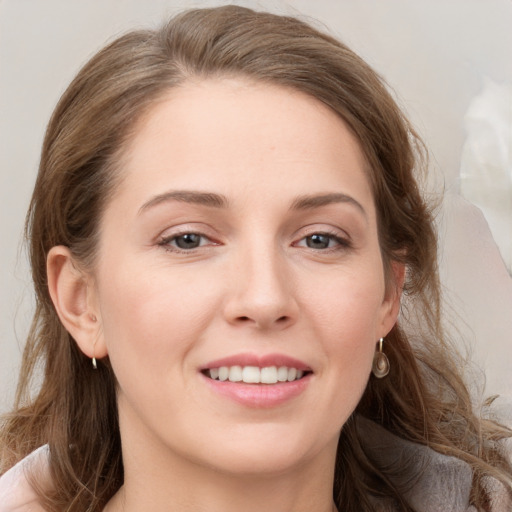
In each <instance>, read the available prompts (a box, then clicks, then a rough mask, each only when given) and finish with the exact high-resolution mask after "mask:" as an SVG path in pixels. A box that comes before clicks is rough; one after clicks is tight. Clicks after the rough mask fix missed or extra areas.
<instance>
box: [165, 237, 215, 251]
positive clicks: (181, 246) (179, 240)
mask: <svg viewBox="0 0 512 512" xmlns="http://www.w3.org/2000/svg"><path fill="white" fill-rule="evenodd" d="M209 242H210V239H209V238H208V237H206V236H205V235H201V234H200V233H180V234H177V235H172V236H168V237H165V238H163V239H162V240H161V241H160V242H159V245H161V246H163V247H165V248H166V249H168V250H171V251H172V250H176V249H177V250H180V251H189V250H192V249H197V248H198V247H201V246H203V245H206V244H208V243H209Z"/></svg>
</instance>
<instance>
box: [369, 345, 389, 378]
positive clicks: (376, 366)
mask: <svg viewBox="0 0 512 512" xmlns="http://www.w3.org/2000/svg"><path fill="white" fill-rule="evenodd" d="M383 343H384V338H381V339H380V340H379V348H378V349H377V350H376V351H375V355H374V356H373V364H372V373H373V375H375V377H377V379H382V378H384V377H385V376H386V375H387V374H388V373H389V369H390V364H389V359H388V357H387V356H386V354H384V352H383V351H382V344H383Z"/></svg>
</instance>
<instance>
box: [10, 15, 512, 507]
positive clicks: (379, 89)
mask: <svg viewBox="0 0 512 512" xmlns="http://www.w3.org/2000/svg"><path fill="white" fill-rule="evenodd" d="M418 162H421V143H420V142H419V140H418V138H417V137H416V135H415V133H414V131H413V130H412V128H411V127H410V126H409V124H408V122H407V121H406V120H405V119H404V118H403V116H402V114H401V112H400V111H399V109H398V108H397V106H396V104H395V103H394V102H393V100H392V99H391V97H390V95H389V94H388V92H387V91H386V89H385V87H384V85H383V84H382V82H381V81H380V79H379V78H378V76H377V75H376V74H375V73H374V72H373V71H372V70H371V69H370V68H369V67H368V66H367V65H366V64H365V63H364V62H363V61H362V60H361V59H360V58H358V57H357V56H356V55H355V54H354V53H353V52H351V51H350V50H349V49H348V48H346V47H345V46H344V45H342V44H341V43H339V42H337V41H335V40H333V39H332V38H330V37H329V36H326V35H324V34H321V33H319V32H317V31H316V30H314V29H312V28H311V27H309V26H307V25H305V24H304V23H302V22H300V21H298V20H296V19H291V18H286V17H279V16H275V15H271V14H268V13H256V12H253V11H251V10H248V9H244V8H240V7H233V6H231V7H223V8H217V9H205V10H193V11H188V12H185V13H183V14H182V15H179V16H177V17H176V18H174V19H173V20H171V21H170V22H169V24H168V25H166V26H165V27H164V28H162V29H161V30H159V31H156V32H152V31H139V32H133V33H130V34H128V35H126V36H123V37H121V38H119V39H118V40H116V41H114V42H113V43H112V44H111V45H109V46H108V47H107V48H105V49H104V50H102V51H101V52H99V53H98V54H97V55H96V56H95V57H93V59H92V60H91V61H90V62H89V63H88V64H86V66H85V67H84V68H83V69H82V70H81V71H80V73H79V74H78V76H77V77H76V79H75V80H74V81H73V83H72V84H71V85H70V87H69V88H68V90H67V91H66V93H65V94H64V96H63V97H62V99H61V101H60V102H59V104H58V106H57V108H56V110H55V112H54V114H53V117H52V119H51V121H50V124H49V127H48V131H47V134H46V139H45V142H44V146H43V153H42V158H41V166H40V172H39V176H38V180H37V183H36V187H35V191H34V195H33V199H32V203H31V206H30V211H29V215H28V221H27V235H28V238H29V240H30V246H31V263H32V269H33V277H34V283H35V287H36V294H37V309H36V313H35V318H34V323H33V326H32V331H31V334H30V336H29V340H28V342H27V347H26V351H25V355H24V362H23V371H22V375H21V380H20V385H19V390H18V398H17V404H16V408H15V410H14V411H13V412H12V413H11V414H10V415H9V416H8V417H7V418H6V420H5V422H4V426H3V430H2V464H3V469H4V470H6V469H8V468H10V467H12V466H13V465H14V464H15V463H16V462H18V461H20V460H23V462H22V465H21V466H20V465H18V466H16V467H15V468H14V469H12V470H11V471H8V472H7V473H6V474H5V475H4V477H3V479H2V480H0V484H2V482H3V486H4V489H8V491H4V492H6V493H11V494H10V496H11V498H10V499H11V503H10V504H9V501H8V499H7V501H5V500H4V504H5V503H7V505H4V508H5V507H7V508H5V510H11V509H13V508H14V507H15V506H20V507H25V508H26V509H27V510H28V509H29V508H28V507H34V506H37V507H39V508H40V509H41V510H59V511H60V510H70V511H75V510H76V511H83V510H105V511H107V512H113V511H118V510H125V511H130V510H212V511H216V510H223V511H226V510H232V509H233V510H240V509H242V508H243V509H245V510H261V509H265V508H266V509H268V510H279V511H283V512H284V511H293V512H300V511H306V510H308V511H310V510H315V511H319V512H323V511H332V510H339V511H341V510H343V511H347V510H348V511H356V510H357V511H361V510H362V511H365V510H367V511H369V510H400V511H411V510H416V511H423V510H429V511H433V510H440V509H443V510H474V509H475V508H476V510H505V508H503V507H507V506H508V505H507V503H509V502H508V501H507V500H509V499H510V497H511V481H512V470H511V467H510V464H509V463H508V462H507V461H506V457H505V454H504V453H503V450H504V449H503V446H502V444H501V443H499V441H500V440H504V439H506V438H509V437H510V431H509V430H508V429H506V428H505V427H502V426H500V425H499V424H497V423H495V422H493V421H490V420H482V419H480V418H479V413H478V412H477V413H475V412H473V409H472V405H471V399H470V396H469V394H468V391H467V390H466V387H465V385H464V383H463V381H462V379H461V377H460V376H459V373H458V371H457V365H456V360H455V359H454V357H453V356H451V355H450V353H451V352H450V349H449V345H448V343H447V341H446V339H445V337H444V335H443V331H442V328H441V324H440V308H439V303H440V301H439V283H438V276H437V267H436V237H435V232H434V229H433V223H432V214H431V212H430V210H429V207H428V206H427V205H426V204H425V202H424V201H423V199H422V197H421V195H420V193H419V190H418V185H417V182H416V178H415V176H414V172H415V171H416V170H417V167H418ZM402 293H404V294H405V295H407V307H404V308H403V309H404V311H403V313H404V314H403V317H404V320H409V321H410V322H415V320H414V319H415V318H418V319H421V322H419V321H418V322H416V323H417V325H415V328H414V336H413V335H412V334H411V332H412V330H411V329H409V330H408V332H406V331H405V330H404V328H403V327H402V326H401V325H400V323H398V322H397V316H398V313H399V310H400V303H401V299H402ZM413 337H414V338H415V339H414V340H413ZM413 341H414V342H413ZM41 364H42V365H43V368H44V377H43V381H42V384H41V386H40V389H39V391H38V392H37V393H36V396H35V397H34V398H33V399H31V398H29V385H30V382H31V379H32V377H33V376H34V374H35V373H36V370H37V369H38V368H39V365H41ZM39 447H43V448H42V449H41V448H40V449H39V451H36V452H34V450H36V449H38V448H39ZM31 453H32V455H31V456H29V459H28V460H27V459H24V457H26V456H28V455H29V454H31ZM20 468H22V469H21V470H20ZM25 469H26V470H25ZM439 477H440V478H439ZM0 489H1V487H0ZM16 493H18V497H15V498H16V499H18V498H19V501H17V502H16V499H13V498H12V496H13V495H15V494H16ZM471 507H475V508H471ZM500 507H501V508H500Z"/></svg>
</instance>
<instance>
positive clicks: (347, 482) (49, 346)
mask: <svg viewBox="0 0 512 512" xmlns="http://www.w3.org/2000/svg"><path fill="white" fill-rule="evenodd" d="M215 76H242V77H245V78H247V79H249V80H254V81H259V82H262V81H263V82H267V83H271V84H277V85H281V86H283V87H287V88H293V89H296V90H300V91H302V92H304V93H306V94H309V95H311V96H313V97H315V98H316V99H318V100H319V101H321V102H323V103H324V104H326V105H328V106H329V107H330V108H331V109H332V110H333V111H334V112H336V113H337V114H338V115H339V116H340V117H341V118H343V119H344V121H345V122H346V123H347V124H348V126H349V127H350V128H351V130H352V131H353V133H354V134H355V135H356V137H357V138H358V140H359V142H360V144H361V147H362V149H363V151H364V153H365V155H366V159H367V162H368V164H369V165H368V168H369V171H368V173H369V180H370V182H371V185H372V189H373V193H374V199H375V203H376V207H377V212H378V219H379V238H380V245H381V251H382V256H383V261H384V263H385V266H386V268H388V269H389V266H390V263H391V262H392V261H400V262H402V263H404V264H405V265H406V268H407V277H406V282H405V287H404V292H405V294H406V295H407V296H408V298H409V300H408V303H409V312H410V317H417V318H420V319H421V325H420V326H418V327H417V329H416V332H415V336H416V337H417V340H412V339H411V334H408V333H406V332H405V330H404V329H403V328H402V327H401V325H400V323H398V324H397V325H396V326H395V327H394V328H393V330H392V331H391V332H390V334H389V336H388V338H387V343H386V350H387V355H388V358H389V360H390V363H391V368H392V371H391V373H390V374H389V376H388V377H387V378H385V379H382V380H377V379H374V378H371V379H370V381H369V383H368V386H367V389H366V391H365V393H364V396H363V398H362V400H361V402H360V404H359V405H358V407H357V409H356V411H355V412H354V414H353V415H352V417H351V418H350V419H349V421H348V422H347V424H346V425H345V426H344V428H343V431H342V432H341V435H340V440H339V446H338V455H337V461H336V472H335V482H334V488H333V495H334V499H335V502H336V504H337V505H338V507H339V508H340V509H343V510H344V511H354V512H355V511H357V512H361V511H363V512H364V511H370V510H373V506H374V503H375V499H376V498H379V499H384V500H391V501H392V502H393V503H394V504H395V506H396V507H397V510H401V511H411V510H412V508H411V506H410V505H408V504H407V502H406V501H405V498H404V492H405V491H404V488H403V487H402V486H401V484H400V480H399V479H398V480H397V478H396V475H394V477H393V475H391V474H390V471H391V470H390V468H388V467H385V466H383V465H382V464H380V463H379V461H378V460H375V458H372V456H371V453H370V451H369V450H368V447H367V446H366V444H365V443H366V442H365V437H364V435H363V433H362V428H361V421H363V420H364V419H365V418H366V419H369V420H372V421H373V422H375V423H376V424H378V425H381V426H382V427H384V428H385V429H387V430H388V431H389V432H391V433H392V434H394V435H396V436H398V437H400V438H402V439H405V440H408V441H411V442H414V443H419V444H421V445H425V446H428V447H430V448H432V449H434V450H436V451H438V452H440V453H442V454H447V455H453V456H456V457H458V458H460V459H462V460H464V461H466V462H468V463H469V464H470V465H471V467H472V468H473V475H474V476H473V483H472V494H471V499H472V502H473V504H474V505H475V506H476V507H477V508H478V509H479V510H488V508H489V496H488V492H487V491H486V487H485V486H484V479H485V478H486V477H488V476H492V477H494V478H496V479H498V480H500V481H501V482H503V483H504V484H505V485H506V486H507V488H509V489H510V484H511V481H512V477H511V475H512V470H511V468H510V466H509V465H508V464H507V463H506V462H505V460H504V458H503V457H502V455H501V454H500V452H499V450H498V448H497V446H496V445H495V444H494V442H495V441H496V440H499V439H501V438H504V437H508V436H509V435H510V432H509V431H507V430H506V429H505V428H503V427H500V426H499V425H497V424H495V423H493V422H490V421H484V420H481V419H480V418H479V417H478V415H476V414H475V413H474V412H473V409H472V405H471V397H470V395H469V392H468V390H467V388H466V386H465V384H464V382H463V380H462V377H461V376H460V373H459V370H458V368H457V361H456V360H455V359H454V356H453V351H452V349H451V348H450V346H449V344H448V342H447V341H446V338H445V335H444V333H443V329H442V327H441V321H440V285H439V281H438V272H437V241H436V234H435V230H434V226H433V215H432V212H431V211H430V209H429V207H428V205H427V204H426V202H425V201H424V199H423V198H422V196H421V194H420V191H419V187H418V179H419V176H420V174H419V173H420V172H421V170H422V169H423V168H424V159H423V158H422V155H423V153H424V152H423V149H422V144H421V141H420V140H419V139H418V137H417V135H416V133H415V132H414V130H413V128H412V127H411V126H410V124H409V122H408V121H407V120H406V119H405V118H404V116H403V115H402V113H401V111H400V109H399V108H398V107H397V105H396V103H395V102H394V100H393V99H392V97H391V95H390V94H389V92H388V91H387V89H386V86H385V85H384V83H383V81H382V80H381V79H380V78H379V76H378V75H377V74H376V73H375V72H374V71H373V70H372V69H371V68H370V67H369V66H368V65H367V64H366V63H365V62H364V61H363V60H362V59H361V58H359V57H358V56H357V55H356V54H354V53H353V52H352V51H351V50H350V49H348V48H347V47H346V46H345V45H343V44H342V43H340V42H338V41H336V40H335V39H333V38H332V37H330V36H328V35H325V34H323V33H320V32H319V31H317V30H316V29H314V28H312V27H310V26H309V25H307V24H305V23H303V22H302V21H299V20H297V19H295V18H290V17H284V16H276V15H273V14H269V13H264V12H255V11H252V10H250V9H246V8H242V7H235V6H227V7H221V8H215V9H197V10H191V11H186V12H184V13H182V14H180V15H178V16H176V17H175V18H173V19H172V20H171V21H170V22H169V23H168V24H166V25H165V26H163V27H162V28H161V29H160V30H156V31H150V30H142V31H136V32H131V33H128V34H127V35H124V36H122V37H120V38H119V39H117V40H115V41H114V42H113V43H111V44H110V45H109V46H107V47H106V48H104V49H103V50H101V51H100V52H99V53H98V54H97V55H96V56H94V57H93V58H92V59H91V60H90V61H89V62H88V63H87V64H86V65H85V66H84V67H83V69H82V70H81V71H80V73H79V74H78V76H77V77H76V78H75V79H74V81H73V82H72V83H71V85H70V86H69V88H68V89H67V91H66V92H65V93H64V95H63V96H62V98H61V100H60V102H59V104H58V105H57V107H56V109H55V112H54V113H53V116H52V118H51V120H50V123H49V126H48V129H47V132H46V137H45V140H44V145H43V149H42V155H41V163H40V169H39V174H38V178H37V182H36V185H35V190H34V194H33V197H32V202H31V205H30V209H29V212H28V216H27V223H26V235H27V239H28V242H29V247H30V260H31V264H32V273H33V280H34V285H35V291H36V311H35V315H34V320H33V324H32V328H31V331H30V334H29V337H28V340H27V344H26V348H25V352H24V358H23V365H22V371H21V377H20V382H19V387H18V391H17V397H16V404H15V408H14V411H13V412H12V413H11V414H9V415H7V416H6V417H5V419H4V423H3V426H2V430H1V445H0V448H1V453H0V455H1V460H2V468H1V469H2V471H5V470H6V469H7V468H8V467H10V466H12V465H13V464H14V463H15V462H16V461H18V460H20V459H21V458H23V457H24V456H25V455H27V454H28V453H29V452H31V451H32V450H34V449H35V448H36V447H38V446H40V445H42V444H45V443H47V444H48V445H49V448H50V469H51V475H52V479H53V483H54V488H53V489H40V490H39V492H40V494H41V502H42V503H43V505H44V506H45V507H46V508H47V509H48V510H59V511H61V510H66V511H85V510H89V511H99V510H101V509H102V507H103V506H104V505H105V504H106V503H107V501H108V500H109V499H110V498H111V497H112V496H113V494H114V493H115V492H116V491H117V490H118V489H119V487H120V486H121V485H122V483H123V464H122V454H121V444H120V435H119V426H118V418H117V407H116V381H115V376H114V374H113V372H112V369H111V367H110V365H109V362H108V358H107V359H105V360H104V361H102V362H101V364H100V367H99V370H98V371H97V372H94V371H93V369H92V367H91V364H90V361H89V360H88V359H87V358H86V356H85V355H84V354H82V352H81V351H80V350H79V349H78V348H77V345H76V343H75V342H74V340H73V339H72V338H71V336H70V335H69V334H68V333H67V332H66V331H65V329H64V328H63V326H62V325H61V323H60V322H59V320H58V317H57V315H56V312H55V309H54V307H53V304H52V301H51V299H50V296H49V293H48V287H47V276H46V257H47V254H48V251H49V250H50V249H51V248H52V247H53V246H55V245H65V246H67V247H69V248H70V249H71V251H72V253H73V254H74V256H75V258H76V259H77V261H80V262H81V263H82V264H83V265H84V267H86V268H87V267H89V268H93V267H94V263H95V248H96V246H97V237H98V224H99V220H100V218H101V215H102V212H103V210H104V208H105V205H106V204H107V203H108V200H109V197H110V196H111V195H112V193H113V191H114V190H115V187H116V184H117V182H118V180H119V179H121V178H122V170H119V169H118V168H117V165H116V164H117V162H118V161H119V160H120V155H121V154H122V152H123V150H124V149H125V148H126V145H127V144H128V142H129V140H130V137H131V136H132V135H133V133H134V131H135V129H136V126H137V121H138V120H139V119H140V118H141V116H143V115H144V114H145V113H146V112H147V111H148V109H149V108H151V107H152V106H154V105H155V103H156V102H158V101H159V99H160V98H162V97H163V96H164V94H165V93H167V92H168V91H169V89H171V88H173V87H180V86H182V85H183V84H186V82H187V80H190V79H205V78H208V77H215ZM407 315H408V312H407V310H404V311H403V317H402V319H407ZM411 321H412V322H414V319H412V320H411ZM413 341H414V343H413ZM41 374H42V381H41V383H40V384H39V385H38V386H37V391H36V392H35V393H34V396H32V395H31V392H30V391H31V386H32V384H33V381H34V378H35V377H37V376H38V375H41ZM409 477H410V475H409Z"/></svg>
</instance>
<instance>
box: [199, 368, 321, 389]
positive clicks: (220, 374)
mask: <svg viewBox="0 0 512 512" xmlns="http://www.w3.org/2000/svg"><path fill="white" fill-rule="evenodd" d="M201 373H202V374H203V375H205V376H206V377H208V378H209V379H212V380H217V381H221V382H226V381H228V382H238V383H244V384H267V385H272V384H283V383H285V382H295V381H298V380H301V379H303V378H305V377H306V376H307V375H309V374H311V373H312V372H311V371H308V370H302V369H298V368H295V367H289V366H265V367H262V368H260V367H259V366H239V365H234V366H219V367H217V368H208V369H205V370H202V372H201Z"/></svg>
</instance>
